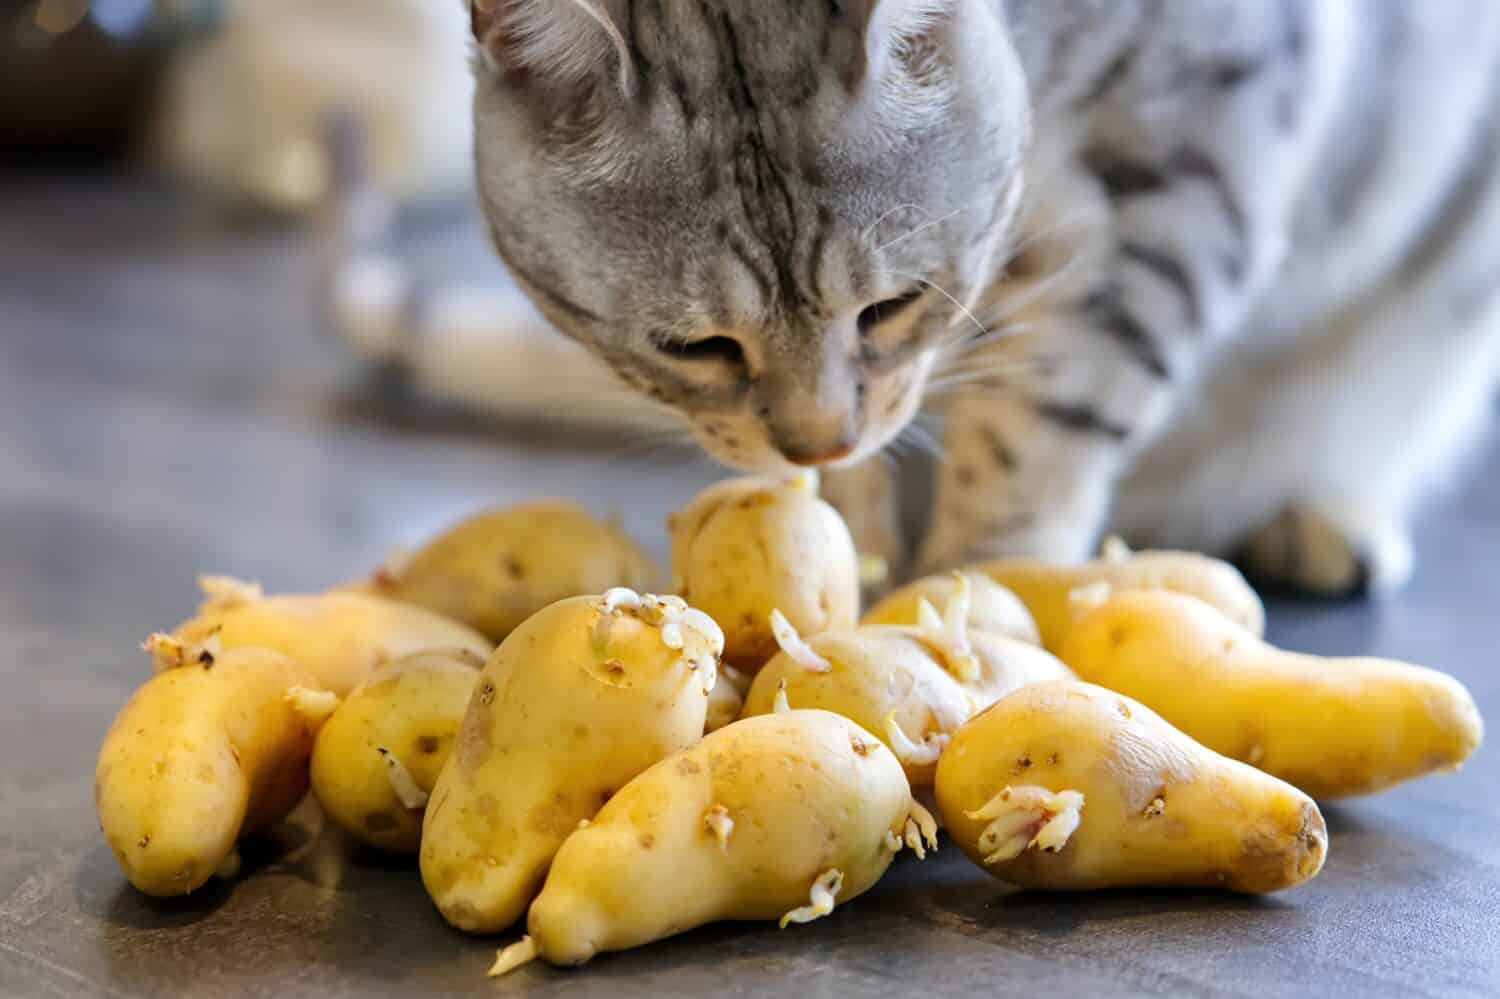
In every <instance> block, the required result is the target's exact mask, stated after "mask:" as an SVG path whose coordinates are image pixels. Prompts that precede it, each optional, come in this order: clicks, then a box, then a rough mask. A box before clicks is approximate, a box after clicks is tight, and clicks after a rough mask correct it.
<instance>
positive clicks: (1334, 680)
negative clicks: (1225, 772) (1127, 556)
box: [1062, 591, 1484, 798]
mask: <svg viewBox="0 0 1500 999" xmlns="http://www.w3.org/2000/svg"><path fill="white" fill-rule="evenodd" d="M1062 655H1063V658H1064V659H1065V660H1066V661H1067V662H1068V663H1069V664H1070V665H1071V666H1072V667H1073V668H1074V670H1076V671H1077V672H1078V675H1079V676H1080V677H1081V678H1083V679H1085V680H1088V681H1090V682H1093V683H1098V684H1102V685H1104V686H1106V687H1109V688H1110V689H1111V690H1118V691H1119V692H1120V693H1122V694H1126V695H1128V696H1130V697H1134V698H1136V699H1137V700H1140V701H1142V702H1143V703H1145V704H1147V705H1149V706H1150V707H1152V708H1153V709H1154V710H1156V711H1158V712H1160V713H1161V715H1162V717H1164V718H1166V719H1167V721H1169V722H1171V723H1172V724H1174V725H1176V726H1177V727H1178V728H1180V729H1182V730H1183V731H1184V732H1186V733H1187V734H1188V735H1191V736H1192V737H1193V738H1195V739H1197V740H1198V741H1199V742H1202V743H1203V744H1204V745H1206V746H1208V747H1209V748H1210V749H1213V750H1215V751H1216V752H1220V753H1223V754H1224V755H1226V756H1230V757H1233V758H1234V759H1238V760H1243V761H1245V762H1246V763H1250V764H1252V765H1254V766H1256V767H1259V768H1260V769H1261V770H1264V771H1266V772H1267V773H1270V774H1275V775H1276V776H1277V777H1280V778H1282V779H1283V780H1286V781H1290V782H1291V783H1293V784H1295V785H1297V786H1298V787H1300V788H1301V789H1302V790H1304V791H1306V792H1307V793H1308V794H1311V795H1312V796H1313V797H1316V798H1342V797H1348V796H1350V795H1356V794H1368V793H1370V792H1372V791H1378V790H1380V789H1382V788H1386V787H1390V786H1391V785H1392V784H1396V783H1399V782H1400V781H1404V780H1408V779H1410V778H1413V777H1418V776H1421V775H1422V774H1426V773H1431V772H1432V771H1434V770H1449V769H1453V768H1455V767H1457V766H1458V765H1459V764H1460V763H1462V762H1463V761H1464V760H1466V759H1468V758H1469V756H1471V755H1472V754H1473V753H1474V751H1475V750H1476V749H1477V748H1478V747H1479V743H1480V741H1481V740H1482V739H1483V737H1484V723H1483V721H1482V720H1481V718H1480V716H1479V710H1478V709H1477V708H1476V707H1475V705H1474V701H1473V699H1472V698H1471V697H1470V696H1469V693H1468V691H1466V690H1465V689H1464V688H1463V685H1462V684H1460V683H1459V682H1458V681H1457V680H1455V679H1453V678H1452V677H1450V676H1447V675H1446V674H1443V673H1438V672H1436V671H1434V670H1429V669H1423V668H1421V667H1419V666H1408V665H1406V664H1405V663H1397V662H1389V661H1386V660H1380V659H1323V658H1319V657H1317V656H1308V655H1299V654H1296V653H1291V652H1283V651H1281V650H1280V649H1277V648H1275V647H1273V646H1271V645H1268V644H1267V643H1265V642H1263V641H1261V640H1260V639H1259V638H1257V637H1256V636H1255V635H1253V634H1251V633H1250V632H1248V631H1246V630H1245V629H1244V628H1241V627H1240V626H1239V625H1237V624H1235V623H1234V622H1233V621H1231V620H1229V619H1228V618H1226V617H1225V616H1224V615H1223V614H1220V613H1219V612H1218V611H1216V610H1215V609H1214V608H1212V607H1209V606H1208V605H1207V604H1204V603H1202V602H1201V601H1198V600H1194V599H1192V598H1191V597H1184V596H1181V595H1180V594H1174V593H1164V592H1144V591H1143V592H1133V593H1132V592H1127V593H1121V594H1118V595H1115V596H1114V597H1112V598H1110V599H1108V600H1106V601H1105V602H1104V603H1103V604H1102V605H1101V606H1099V607H1097V608H1096V609H1094V610H1092V611H1090V612H1088V613H1086V614H1085V615H1084V616H1083V617H1081V618H1080V619H1079V621H1078V623H1077V624H1076V625H1074V627H1073V631H1072V632H1071V634H1070V635H1069V636H1068V640H1067V642H1066V643H1065V644H1064V646H1063V650H1062Z"/></svg>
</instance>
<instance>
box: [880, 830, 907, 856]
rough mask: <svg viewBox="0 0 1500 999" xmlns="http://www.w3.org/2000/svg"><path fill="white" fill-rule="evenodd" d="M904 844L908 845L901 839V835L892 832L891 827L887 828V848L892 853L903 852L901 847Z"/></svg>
mask: <svg viewBox="0 0 1500 999" xmlns="http://www.w3.org/2000/svg"><path fill="white" fill-rule="evenodd" d="M904 846H906V844H905V843H903V842H902V841H901V837H900V836H897V835H896V834H895V833H893V832H891V831H890V830H889V829H887V830H886V831H885V848H886V849H887V850H889V851H890V852H892V853H900V852H901V848H902V847H904Z"/></svg>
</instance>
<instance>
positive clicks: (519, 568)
mask: <svg viewBox="0 0 1500 999" xmlns="http://www.w3.org/2000/svg"><path fill="white" fill-rule="evenodd" d="M503 564H504V567H505V574H506V575H507V576H509V577H510V578H511V579H512V580H513V581H515V582H517V583H519V582H521V581H522V580H523V579H525V578H526V567H525V566H524V565H522V564H521V563H520V562H519V561H517V560H516V559H515V557H513V556H509V555H507V556H506V557H505V560H504V563H503Z"/></svg>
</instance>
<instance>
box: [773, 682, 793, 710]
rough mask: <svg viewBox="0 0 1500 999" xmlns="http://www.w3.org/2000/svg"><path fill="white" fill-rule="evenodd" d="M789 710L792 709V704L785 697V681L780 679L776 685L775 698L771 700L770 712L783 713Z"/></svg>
mask: <svg viewBox="0 0 1500 999" xmlns="http://www.w3.org/2000/svg"><path fill="white" fill-rule="evenodd" d="M790 710H792V704H791V702H790V701H788V700H787V699H786V681H785V680H782V681H781V682H780V683H778V684H777V685H776V700H774V701H772V702H771V712H772V713H773V714H778V715H784V714H786V713H787V712H788V711H790Z"/></svg>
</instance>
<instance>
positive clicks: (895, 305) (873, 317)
mask: <svg viewBox="0 0 1500 999" xmlns="http://www.w3.org/2000/svg"><path fill="white" fill-rule="evenodd" d="M926 292H927V288H926V287H925V286H922V285H918V286H917V287H915V288H913V289H911V290H910V291H908V292H906V293H905V294H904V295H898V296H896V297H895V298H888V299H886V300H885V301H883V302H876V303H875V304H874V305H872V306H870V307H868V308H866V309H865V310H864V311H863V312H861V313H860V314H859V319H858V320H857V321H858V323H859V332H860V335H861V336H867V335H869V334H870V333H871V332H873V331H874V329H875V328H876V327H877V326H879V325H881V324H882V323H888V322H890V321H891V320H892V319H895V318H896V317H897V316H899V315H901V314H902V313H903V312H905V311H906V310H907V309H910V308H911V307H912V306H913V305H915V304H917V301H918V300H919V299H921V297H922V296H923V295H924V294H926Z"/></svg>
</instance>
